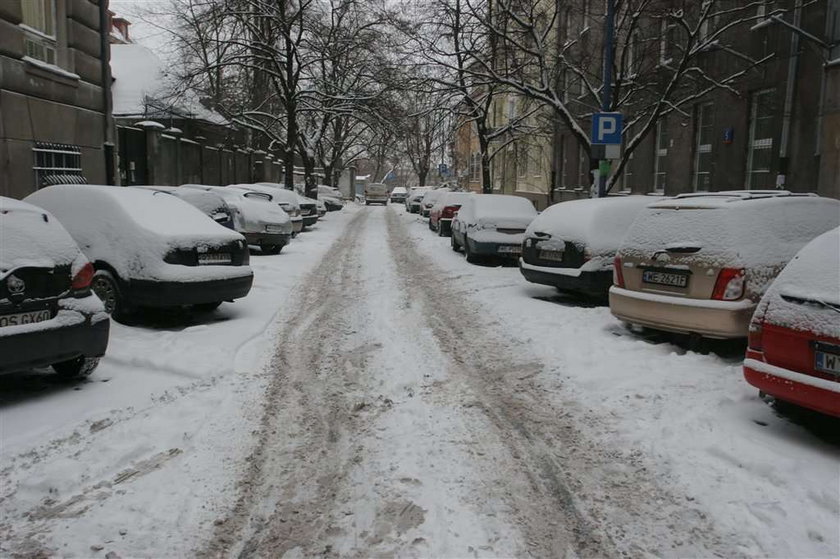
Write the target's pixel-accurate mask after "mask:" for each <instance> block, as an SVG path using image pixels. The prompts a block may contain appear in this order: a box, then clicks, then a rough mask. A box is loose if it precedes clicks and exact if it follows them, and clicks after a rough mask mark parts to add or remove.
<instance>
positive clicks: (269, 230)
mask: <svg viewBox="0 0 840 559" xmlns="http://www.w3.org/2000/svg"><path fill="white" fill-rule="evenodd" d="M265 232H266V233H282V232H283V228H282V227H280V226H279V225H266V226H265Z"/></svg>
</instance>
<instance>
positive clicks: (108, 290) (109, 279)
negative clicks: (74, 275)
mask: <svg viewBox="0 0 840 559" xmlns="http://www.w3.org/2000/svg"><path fill="white" fill-rule="evenodd" d="M90 288H91V290H92V291H93V292H94V293H96V296H97V297H99V299H100V300H101V301H102V304H103V305H105V312H107V313H108V314H110V315H111V316H113V317H114V318H116V319H119V318H122V317H124V316H125V315H126V314H127V313H128V305H127V304H126V303H125V300H124V299H123V296H122V293H121V292H120V286H119V284H118V283H117V279H116V278H115V277H114V275H113V274H112V273H111V272H109V271H108V270H97V271H96V273H95V274H93V279H92V280H91V282H90Z"/></svg>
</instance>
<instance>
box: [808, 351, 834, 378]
mask: <svg viewBox="0 0 840 559" xmlns="http://www.w3.org/2000/svg"><path fill="white" fill-rule="evenodd" d="M814 368H815V369H816V370H818V371H821V372H823V373H829V374H831V375H834V376H840V355H838V354H836V353H830V352H827V351H815V352H814Z"/></svg>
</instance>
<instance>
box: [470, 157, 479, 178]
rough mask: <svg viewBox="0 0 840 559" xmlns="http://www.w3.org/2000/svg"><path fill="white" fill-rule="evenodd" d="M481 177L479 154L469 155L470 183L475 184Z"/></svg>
mask: <svg viewBox="0 0 840 559" xmlns="http://www.w3.org/2000/svg"><path fill="white" fill-rule="evenodd" d="M480 177H481V154H480V153H473V154H471V155H470V182H477V181H478V180H479V178H480Z"/></svg>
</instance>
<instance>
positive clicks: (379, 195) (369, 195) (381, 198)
mask: <svg viewBox="0 0 840 559" xmlns="http://www.w3.org/2000/svg"><path fill="white" fill-rule="evenodd" d="M371 204H384V205H387V204H388V187H387V186H385V185H384V184H382V183H378V182H372V183H369V184H367V185H366V186H365V205H366V206H369V205H371Z"/></svg>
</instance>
